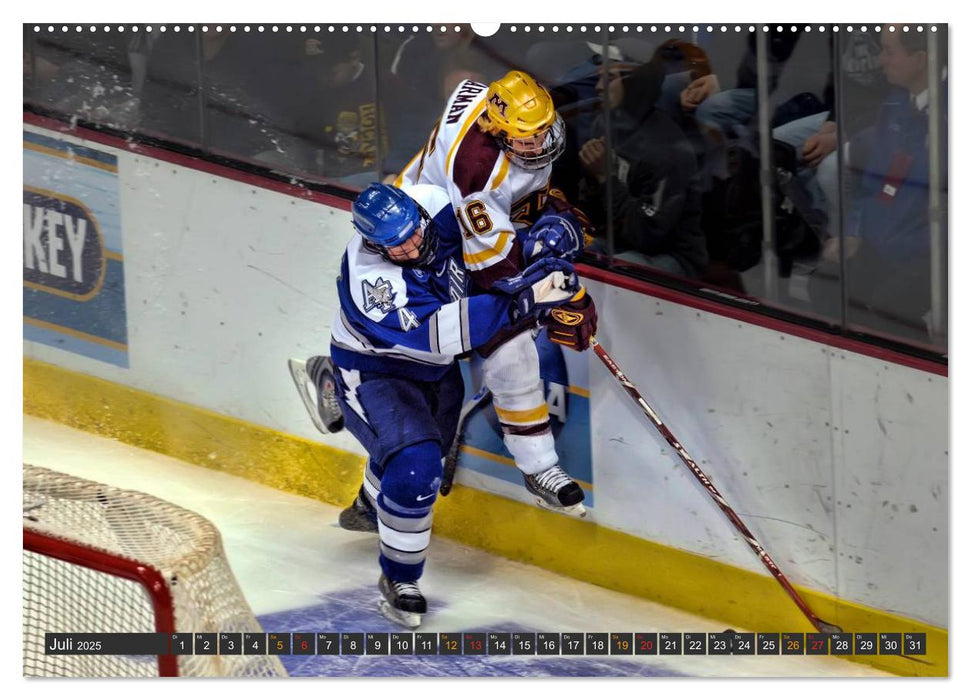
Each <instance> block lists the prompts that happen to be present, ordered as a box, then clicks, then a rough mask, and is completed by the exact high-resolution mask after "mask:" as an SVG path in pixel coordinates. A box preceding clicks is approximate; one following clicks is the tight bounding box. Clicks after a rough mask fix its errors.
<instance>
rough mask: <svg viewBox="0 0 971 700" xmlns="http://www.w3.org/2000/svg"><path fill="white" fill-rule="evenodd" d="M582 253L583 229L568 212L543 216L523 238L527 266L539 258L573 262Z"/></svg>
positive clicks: (574, 216) (577, 220) (578, 221)
mask: <svg viewBox="0 0 971 700" xmlns="http://www.w3.org/2000/svg"><path fill="white" fill-rule="evenodd" d="M582 251H583V228H582V225H581V223H580V220H579V219H578V218H577V217H576V215H574V214H573V212H570V211H564V212H562V213H552V212H551V213H548V214H543V216H541V217H540V218H539V219H538V220H537V221H536V223H535V224H533V226H532V228H530V229H529V231H527V232H526V235H525V236H524V237H523V257H524V258H525V263H526V264H527V265H529V264H531V263H533V262H535V261H536V260H539V259H541V258H563V259H564V260H569V261H571V262H572V261H574V260H576V259H577V256H579V255H580V253H581V252H582Z"/></svg>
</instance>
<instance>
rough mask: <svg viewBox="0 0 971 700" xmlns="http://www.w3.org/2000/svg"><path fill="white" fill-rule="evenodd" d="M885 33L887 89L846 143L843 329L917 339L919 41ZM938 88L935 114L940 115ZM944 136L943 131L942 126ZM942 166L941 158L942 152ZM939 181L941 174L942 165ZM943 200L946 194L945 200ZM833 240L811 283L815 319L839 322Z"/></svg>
mask: <svg viewBox="0 0 971 700" xmlns="http://www.w3.org/2000/svg"><path fill="white" fill-rule="evenodd" d="M894 29H895V31H890V27H889V26H888V27H885V28H884V31H883V32H882V34H881V39H880V42H881V51H880V65H881V67H882V69H883V71H884V74H885V76H886V78H887V82H889V83H890V84H891V86H893V87H892V88H891V90H890V92H889V93H888V95H887V97H886V99H885V100H884V102H883V104H882V105H881V106H880V110H879V112H878V116H877V122H876V124H874V125H873V127H872V128H870V129H867V130H864V131H863V132H862V133H861V134H860V135H859V136H858V137H857V138H855V139H853V140H852V141H850V143H849V153H848V161H849V164H850V169H851V172H852V173H853V174H856V175H858V176H859V185H858V187H857V190H856V192H855V193H854V195H853V197H852V200H851V201H850V202H849V204H848V213H847V216H846V219H845V227H844V231H843V237H842V246H843V248H844V250H845V278H844V280H843V283H844V284H846V285H847V290H848V294H847V298H848V303H849V307H850V308H849V314H850V320H851V321H855V322H856V323H860V324H862V325H865V326H867V327H869V328H871V329H872V330H875V331H878V332H883V333H890V334H893V335H896V336H904V337H909V338H917V339H926V338H927V334H928V330H927V323H926V321H925V318H926V314H927V312H928V311H929V310H930V305H931V286H930V285H931V281H930V235H929V234H930V218H929V211H928V205H929V191H930V190H929V181H930V148H929V123H930V122H929V115H928V107H929V105H928V90H927V86H928V69H927V38H926V37H925V36H924V35H923V34H920V33H918V32H915V31H913V30H912V31H910V32H903V31H901V28H900V27H899V26H896V27H894ZM946 92H947V90H946V83H945V84H944V85H943V86H942V88H941V95H942V98H943V99H942V104H941V106H940V110H939V113H940V114H942V115H946V114H947V109H946V101H947V98H946ZM942 127H943V129H944V132H943V133H946V124H942ZM941 156H942V157H946V153H944V152H942V153H941ZM942 172H945V173H946V172H947V168H946V164H944V166H943V169H942ZM945 195H946V193H945ZM840 241H841V239H840V238H839V237H833V238H830V239H829V240H828V241H827V242H826V244H825V245H824V248H823V253H822V257H823V261H824V262H823V264H822V265H820V267H819V268H817V270H816V273H815V274H814V275H813V278H812V280H811V281H810V295H811V297H812V298H813V301H814V302H815V303H817V305H818V306H819V308H820V309H821V310H824V311H827V312H828V313H830V314H833V315H838V309H839V286H838V285H837V284H833V283H832V279H833V278H834V277H836V278H837V279H838V276H839V261H840V246H841V243H840Z"/></svg>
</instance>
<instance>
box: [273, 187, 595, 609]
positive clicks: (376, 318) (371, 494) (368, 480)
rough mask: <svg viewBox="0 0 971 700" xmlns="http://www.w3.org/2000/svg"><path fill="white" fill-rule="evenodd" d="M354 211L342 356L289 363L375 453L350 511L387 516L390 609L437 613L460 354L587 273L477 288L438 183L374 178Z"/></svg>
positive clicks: (344, 283)
mask: <svg viewBox="0 0 971 700" xmlns="http://www.w3.org/2000/svg"><path fill="white" fill-rule="evenodd" d="M351 213H352V220H353V225H354V228H355V230H356V231H357V234H358V235H355V236H354V237H353V239H352V240H351V241H350V243H348V246H347V250H346V252H345V254H344V257H343V260H342V261H341V273H340V277H339V278H338V281H337V288H338V296H339V299H340V309H339V311H338V313H337V314H336V317H335V319H334V322H333V326H332V335H331V358H332V363H331V361H330V360H328V359H327V358H324V357H322V356H317V357H312V358H310V359H309V360H308V361H307V362H306V363H304V362H301V361H298V360H291V361H290V365H291V372H293V374H294V379H295V380H297V388H298V389H300V390H301V391H300V393H301V397H302V398H303V400H304V403H305V404H306V406H307V409H308V411H310V413H311V416H313V415H314V414H315V413H317V414H319V413H321V412H326V410H327V409H328V407H327V406H324V407H323V409H324V410H323V411H321V410H319V409H321V406H319V404H318V401H316V400H315V399H314V398H312V397H311V396H310V391H309V390H310V389H313V390H315V391H316V392H317V393H318V394H321V393H323V392H322V388H323V385H324V382H331V383H332V385H333V386H334V387H335V388H336V398H337V401H338V402H339V406H340V409H341V413H342V414H343V421H344V423H345V425H346V427H347V428H348V429H349V430H350V432H351V433H352V434H353V435H354V436H355V437H356V438H357V439H358V440H359V441H360V442H361V444H362V445H363V447H364V448H365V450H366V451H367V453H368V463H367V467H366V472H365V481H364V485H363V486H362V488H361V490H360V493H359V495H358V498H357V500H356V501H355V504H354V505H353V506H352V507H351V508H349V509H348V510H347V513H349V514H350V515H351V516H355V517H358V518H363V519H371V521H372V523H374V524H376V526H377V530H378V533H379V536H380V552H379V563H380V567H381V576H380V579H379V584H378V585H379V588H380V591H381V596H382V597H381V602H380V608H381V611H382V612H383V613H384V614H385V615H386V616H387V617H388V618H390V619H392V620H394V621H395V622H399V623H401V624H403V625H406V626H409V627H416V626H418V624H420V621H421V615H423V614H424V613H425V612H426V611H427V603H426V601H425V598H424V597H423V596H422V593H421V591H420V589H419V588H418V580H419V579H420V578H421V575H422V572H423V569H424V564H425V550H426V548H427V547H428V544H429V540H430V538H431V526H432V506H433V504H434V503H435V500H436V497H437V495H438V488H439V485H440V483H441V477H442V457H443V456H444V453H445V451H446V450H447V449H448V447H449V445H450V444H451V442H452V438H453V437H454V434H455V427H456V423H457V421H458V414H459V411H460V409H461V405H462V398H463V393H464V384H463V381H462V375H461V371H460V369H459V366H458V363H457V361H456V356H457V355H461V354H463V353H466V352H469V351H471V350H473V349H475V348H477V347H479V346H481V345H484V344H486V343H487V342H488V341H489V340H490V339H491V338H493V337H494V336H496V335H497V334H500V333H502V332H503V331H504V330H505V329H507V328H510V327H512V326H514V325H516V324H518V323H521V322H523V321H524V320H528V321H529V322H531V323H534V324H535V322H536V318H537V317H538V316H539V315H540V314H541V313H544V312H547V311H549V310H550V309H552V308H555V307H556V306H558V305H560V304H562V303H563V302H564V301H566V300H568V299H570V298H572V297H573V296H574V295H575V294H576V292H577V290H578V289H579V284H578V282H577V279H576V275H575V273H574V272H573V266H572V264H570V263H569V262H568V261H565V260H558V259H553V258H549V257H548V258H544V259H542V260H539V261H538V262H537V263H535V264H534V265H531V266H530V267H528V268H527V269H525V270H524V271H523V272H522V273H520V274H518V275H516V276H514V277H512V278H509V279H505V280H501V281H499V282H497V283H496V284H495V285H494V286H493V290H492V292H490V293H479V294H475V295H472V296H469V294H468V291H469V284H468V279H467V274H466V271H465V269H464V268H463V266H462V263H461V259H462V235H461V233H460V231H459V226H458V222H457V221H456V219H455V216H454V212H453V210H452V207H451V205H450V203H449V199H448V196H447V194H446V193H445V192H444V191H443V190H442V189H440V188H437V187H434V186H430V185H415V186H409V187H405V188H402V189H397V188H394V187H391V186H389V185H379V184H374V185H371V186H369V187H368V188H367V189H365V190H364V191H363V192H362V193H361V194H360V196H358V198H357V199H356V200H355V202H354V204H353V206H352V209H351ZM318 417H319V416H318ZM315 422H316V421H315ZM324 422H326V418H325V419H324ZM342 524H343V523H342ZM372 527H373V525H372ZM358 529H365V528H358Z"/></svg>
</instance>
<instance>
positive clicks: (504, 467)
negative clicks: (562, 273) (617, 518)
mask: <svg viewBox="0 0 971 700" xmlns="http://www.w3.org/2000/svg"><path fill="white" fill-rule="evenodd" d="M536 349H537V350H538V351H539V362H540V376H541V377H542V379H543V388H544V391H545V393H546V403H547V405H548V406H549V411H550V425H551V427H552V429H553V435H554V437H555V438H556V452H557V454H558V455H559V458H560V466H561V467H563V469H564V470H566V472H567V473H568V474H569V475H570V476H572V477H573V478H574V479H575V480H576V482H577V483H578V484H580V486H581V487H582V488H583V491H584V493H585V494H586V498H585V500H584V502H583V504H584V505H585V506H587V507H593V506H594V484H593V459H592V457H591V454H590V391H589V379H588V374H587V363H586V357H585V355H583V354H581V353H576V352H573V351H570V350H566V351H564V350H563V348H562V347H561V346H559V345H556V344H555V343H551V342H550V341H549V340H548V339H547V338H546V333H540V334H539V335H538V336H537V337H536ZM479 362H481V360H478V359H477V358H476V357H475V356H473V359H472V360H471V361H469V362H463V363H462V374H463V375H464V377H465V396H466V399H468V398H469V397H471V396H472V395H473V394H474V393H475V392H476V391H477V390H478V389H479V387H480V386H481V371H480V369H479V366H478V363H479ZM459 466H460V468H463V469H472V470H473V471H476V472H479V473H480V474H486V475H488V476H491V477H494V478H496V479H501V480H502V481H508V482H510V483H513V484H517V485H519V486H522V483H523V477H522V473H521V472H520V471H519V469H517V468H516V463H515V462H514V461H513V458H512V455H511V454H509V451H508V450H507V449H506V447H505V445H503V442H502V428H501V427H500V425H499V418H498V416H497V415H496V411H495V409H494V408H493V407H492V402H491V401H486V402H484V403H483V404H482V405H481V406H480V407H479V408H478V409H476V411H475V412H474V413H472V414H471V417H470V418H469V422H468V425H467V427H466V430H465V434H464V439H463V441H462V450H461V452H460V454H459Z"/></svg>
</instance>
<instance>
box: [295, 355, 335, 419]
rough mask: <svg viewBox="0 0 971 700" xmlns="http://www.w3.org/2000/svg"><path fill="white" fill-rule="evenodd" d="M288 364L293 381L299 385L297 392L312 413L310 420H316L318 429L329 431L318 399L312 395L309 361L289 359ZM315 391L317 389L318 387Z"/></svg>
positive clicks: (309, 412) (308, 411)
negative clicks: (320, 410)
mask: <svg viewBox="0 0 971 700" xmlns="http://www.w3.org/2000/svg"><path fill="white" fill-rule="evenodd" d="M287 365H288V366H289V367H290V376H291V377H293V383H294V384H295V385H296V387H297V393H298V394H300V399H301V400H302V401H303V406H304V408H306V409H307V413H308V414H309V415H310V420H312V421H313V422H314V426H316V428H317V430H319V431H320V432H322V433H324V434H327V433H329V432H330V431H329V430H327V426H326V425H324V421H323V420H322V419H321V417H320V414H319V413H318V412H317V401H316V399H315V398H314V397H313V396H311V395H310V387H312V386H313V382H311V381H310V375H309V374H307V363H306V362H305V361H304V360H296V359H291V360H288V361H287ZM314 391H316V388H315V389H314Z"/></svg>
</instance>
